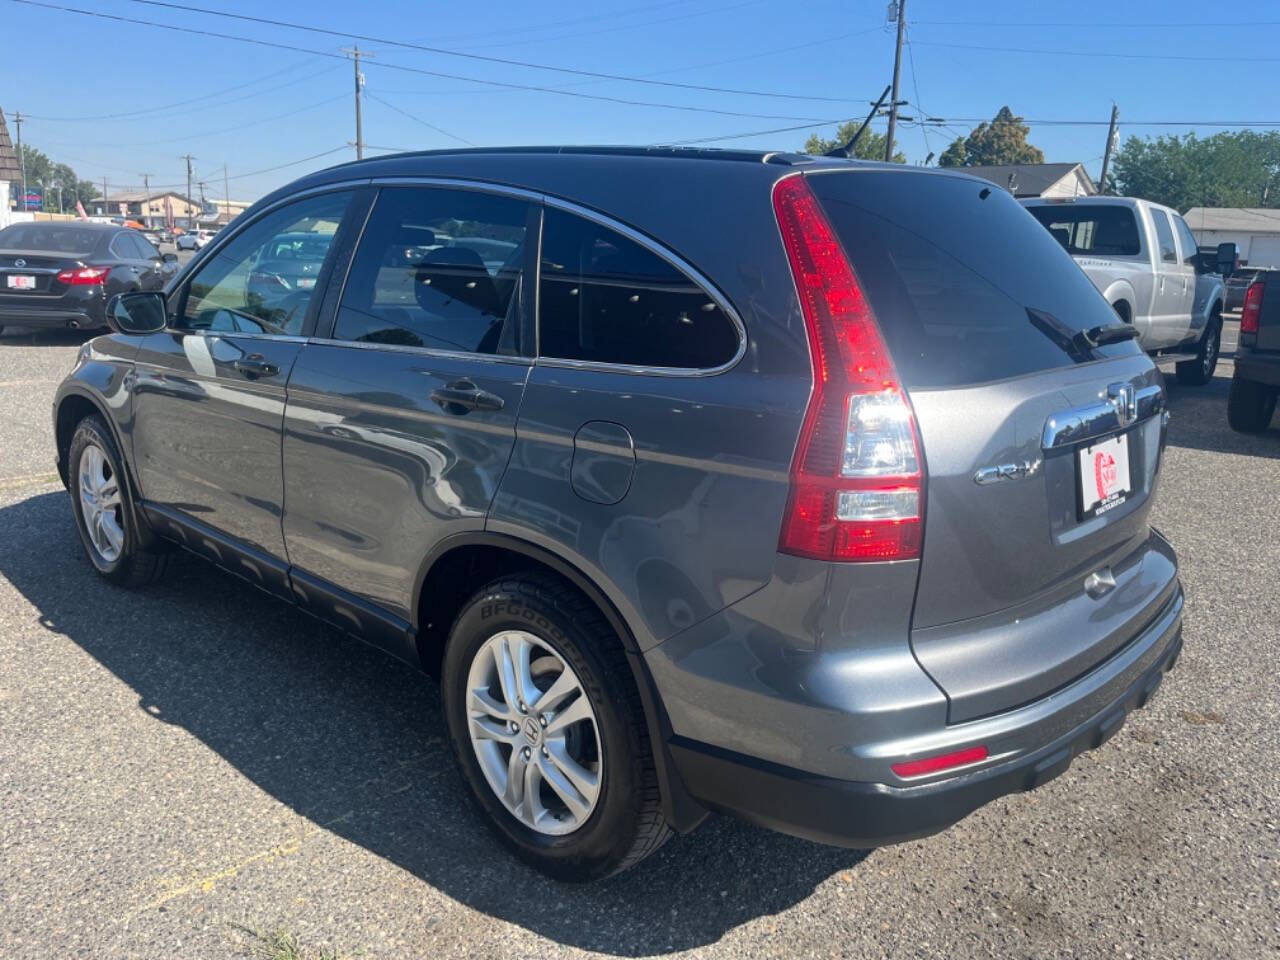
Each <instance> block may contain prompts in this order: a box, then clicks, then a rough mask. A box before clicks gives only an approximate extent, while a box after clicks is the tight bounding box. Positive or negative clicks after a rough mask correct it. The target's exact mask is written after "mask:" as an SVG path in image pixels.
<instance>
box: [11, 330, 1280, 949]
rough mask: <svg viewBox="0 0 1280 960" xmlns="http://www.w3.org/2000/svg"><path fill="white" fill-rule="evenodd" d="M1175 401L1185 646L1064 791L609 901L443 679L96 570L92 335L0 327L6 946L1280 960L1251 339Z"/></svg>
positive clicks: (735, 851) (1269, 569) (715, 825)
mask: <svg viewBox="0 0 1280 960" xmlns="http://www.w3.org/2000/svg"><path fill="white" fill-rule="evenodd" d="M1236 326H1237V325H1236V324H1235V323H1234V322H1232V323H1229V324H1228V330H1227V331H1226V332H1225V334H1224V343H1223V350H1224V353H1225V354H1226V355H1227V359H1226V360H1225V361H1224V362H1223V364H1222V365H1221V366H1220V367H1219V369H1218V377H1217V379H1216V381H1215V382H1214V383H1213V384H1212V385H1210V386H1209V387H1207V388H1200V389H1194V388H1179V387H1178V386H1177V385H1176V384H1171V386H1170V393H1171V399H1172V408H1173V415H1174V417H1173V421H1172V423H1171V426H1170V447H1169V450H1168V454H1167V460H1166V463H1165V468H1164V478H1163V480H1162V486H1161V489H1160V491H1159V495H1158V502H1157V505H1156V510H1155V522H1156V523H1157V525H1158V526H1160V527H1161V529H1163V530H1164V531H1165V532H1166V533H1167V534H1168V535H1169V536H1170V537H1171V538H1172V540H1173V541H1174V543H1175V545H1176V546H1177V548H1178V550H1179V553H1180V556H1181V560H1182V570H1183V578H1184V584H1185V587H1186V592H1187V597H1188V602H1187V618H1186V626H1185V639H1186V646H1185V652H1184V654H1183V657H1182V660H1181V662H1180V664H1179V667H1178V669H1176V670H1175V671H1174V672H1173V673H1172V674H1170V675H1169V676H1168V677H1167V678H1166V681H1165V683H1164V685H1163V687H1162V688H1161V690H1160V692H1159V693H1158V694H1157V696H1156V698H1155V700H1154V702H1153V703H1152V704H1151V705H1150V706H1148V708H1147V709H1146V710H1144V711H1141V712H1139V713H1137V714H1135V715H1133V716H1131V717H1130V718H1129V722H1128V723H1127V724H1126V725H1125V727H1124V728H1123V730H1122V731H1121V732H1120V733H1119V734H1118V735H1117V736H1116V737H1114V738H1113V739H1112V740H1111V741H1110V742H1109V743H1107V744H1106V745H1105V746H1104V747H1103V748H1102V749H1100V750H1098V751H1095V752H1093V753H1090V754H1087V755H1086V756H1084V757H1083V758H1081V759H1079V760H1077V762H1076V763H1075V764H1074V765H1073V766H1072V768H1071V769H1070V771H1068V773H1067V774H1065V775H1064V776H1062V777H1060V778H1059V779H1057V780H1055V781H1054V782H1052V783H1050V784H1048V785H1047V786H1045V787H1044V788H1042V789H1041V790H1039V791H1036V792H1034V793H1031V794H1023V795H1019V796H1013V797H1009V798H1005V799H1003V800H1000V801H998V802H996V803H994V804H992V805H991V806H989V807H987V808H985V809H983V810H981V811H979V812H978V813H976V814H975V815H973V816H971V817H969V818H968V819H966V820H965V821H964V822H962V823H961V824H960V825H958V826H957V827H955V828H953V829H952V830H950V831H948V832H946V833H944V834H942V835H939V836H936V837H932V838H929V839H926V840H921V841H917V842H914V843H910V844H905V845H901V846H897V847H890V848H885V849H880V850H874V851H870V852H855V851H844V850H834V849H829V848H825V847H820V846H815V845H813V844H809V843H807V842H804V841H800V840H793V839H789V838H786V837H781V836H778V835H775V834H771V833H767V832H765V831H762V830H758V829H755V828H753V827H749V826H746V825H744V824H741V823H738V822H735V821H731V820H728V819H724V818H715V819H712V820H710V821H708V822H707V823H706V824H705V825H704V827H703V828H702V829H701V830H699V831H698V832H697V833H695V834H694V835H693V836H690V837H685V838H677V839H675V840H673V841H672V842H671V843H669V844H668V845H667V846H666V847H665V848H664V849H663V850H662V851H661V852H660V853H659V854H658V855H657V856H655V857H653V858H652V859H651V860H649V861H647V862H646V863H645V864H643V865H642V866H641V867H640V868H638V869H636V870H633V871H632V872H630V873H628V874H626V875H624V876H622V877H621V878H618V879H616V880H614V881H612V882H609V883H605V884H601V885H597V886H592V887H585V888H582V887H561V886H556V885H554V884H551V883H550V882H548V881H546V880H544V879H542V878H541V877H540V876H539V875H536V874H534V873H532V872H530V871H528V870H526V869H524V868H523V867H521V866H519V865H518V864H516V863H515V862H514V861H513V860H511V859H510V858H508V857H507V856H506V855H505V853H503V852H502V851H501V850H500V849H499V848H498V847H497V845H496V844H495V842H494V841H493V840H492V839H491V838H490V836H489V834H488V832H487V831H486V829H485V828H484V826H483V824H482V823H481V821H480V820H479V818H478V817H477V816H476V815H474V814H473V813H472V812H471V811H470V808H469V806H468V803H467V798H466V796H465V794H464V785H463V783H462V781H461V779H460V777H459V776H458V774H457V773H456V772H455V769H454V766H453V762H452V757H451V755H450V753H449V748H448V744H447V743H446V742H445V740H444V736H443V729H442V724H441V722H440V720H439V718H438V710H439V703H438V696H437V693H436V690H435V688H434V686H433V685H432V683H431V682H430V681H429V680H427V679H425V678H422V677H419V676H418V675H416V674H414V673H413V672H411V671H409V670H408V669H406V668H404V667H402V666H400V665H398V664H397V663H395V662H393V661H391V660H389V659H387V658H385V657H383V656H382V655H381V654H379V653H377V652H375V651H374V650H372V649H370V648H366V647H364V646H362V645H361V644H359V643H357V642H355V641H352V640H348V639H344V638H343V637H341V636H339V635H337V634H336V633H334V632H332V631H330V630H328V629H327V628H325V627H323V626H320V625H319V624H318V623H316V622H315V621H313V620H311V619H309V618H307V617H305V616H303V615H302V614H300V613H298V612H296V611H295V610H292V609H290V608H289V607H287V606H285V605H282V604H279V603H277V602H276V601H273V600H270V599H268V598H267V597H265V596H264V595H262V594H259V593H257V592H256V591H254V590H253V589H252V588H251V587H249V586H247V585H244V584H242V583H241V582H240V581H238V580H236V579H234V578H232V577H230V576H227V575H224V574H222V573H219V572H218V571H216V570H215V569H213V568H212V567H209V566H207V565H205V564H203V563H201V562H200V561H197V560H194V559H187V560H184V561H182V562H180V563H178V564H177V565H176V566H177V569H176V571H175V573H174V575H173V576H171V577H170V578H169V579H168V580H167V581H165V582H164V583H163V584H161V585H159V586H157V587H155V588H152V589H149V590H146V591H143V592H140V593H127V592H123V591H120V590H117V589H114V588H111V587H109V586H107V585H106V584H104V583H102V582H101V581H99V580H98V579H97V578H96V577H95V576H94V574H93V573H92V571H91V569H90V567H89V564H88V562H87V561H86V560H85V559H84V558H83V556H82V555H81V552H80V545H79V543H78V541H77V539H76V534H75V531H74V529H73V526H72V518H71V510H70V506H69V504H68V501H67V496H66V494H65V492H64V491H63V490H62V488H61V485H60V484H59V483H57V482H56V479H55V478H54V476H53V473H52V471H53V466H52V461H53V439H52V430H51V426H50V422H49V420H50V416H49V405H50V401H51V398H52V395H53V391H54V388H55V386H56V384H57V382H58V380H59V379H60V378H61V377H62V375H63V374H64V373H65V371H66V370H67V369H68V368H69V367H70V366H71V364H72V362H73V359H74V357H75V352H76V349H77V347H78V345H79V343H80V341H81V339H82V338H80V337H75V336H72V335H70V334H66V333H46V334H36V335H32V334H29V333H25V332H23V331H21V330H16V329H15V330H9V331H6V332H5V334H4V335H3V337H0V956H2V957H5V958H28V957H30V958H36V957H41V958H44V957H94V958H104V957H139V958H157V957H183V958H225V957H240V956H252V955H254V951H255V949H257V948H258V947H259V946H260V943H258V941H257V940H256V938H255V935H254V934H253V933H252V932H251V931H255V930H257V931H271V930H277V931H285V932H287V933H289V934H292V935H296V937H297V939H298V941H299V942H300V943H301V944H302V946H303V947H304V948H306V949H308V950H311V951H318V950H320V949H321V948H322V947H327V948H330V949H334V950H336V951H338V953H339V955H341V956H343V957H348V956H353V957H377V958H383V957H432V958H438V957H454V956H466V955H472V956H480V957H495V958H496V957H562V956H583V955H586V954H603V955H609V956H622V957H641V956H651V955H663V954H668V953H684V954H687V955H689V956H698V957H713V956H714V957H720V956H726V957H728V956H732V957H760V956H788V957H791V956H820V957H826V956H848V957H882V956H889V955H892V956H940V955H947V956H955V957H970V956H974V957H985V956H1013V955H1017V956H1037V957H1039V956H1074V957H1099V956H1104V955H1106V956H1118V957H1130V956H1131V957H1215V958H1217V957H1224V956H1230V957H1263V956H1268V957H1275V956H1277V955H1280V725H1278V723H1277V717H1280V671H1278V670H1277V644H1278V642H1280V636H1278V634H1280V627H1278V626H1277V624H1280V590H1278V589H1277V577H1278V571H1280V536H1277V531H1280V429H1278V428H1276V427H1273V428H1272V429H1271V430H1270V431H1269V432H1268V433H1267V434H1265V435H1263V436H1260V437H1256V438H1253V437H1244V436H1241V435H1238V434H1233V433H1231V432H1230V431H1229V430H1228V428H1227V424H1226V417H1225V403H1226V393H1227V383H1228V379H1229V377H1230V375H1231V363H1230V360H1229V357H1230V351H1231V349H1232V348H1233V346H1234V341H1235V332H1236Z"/></svg>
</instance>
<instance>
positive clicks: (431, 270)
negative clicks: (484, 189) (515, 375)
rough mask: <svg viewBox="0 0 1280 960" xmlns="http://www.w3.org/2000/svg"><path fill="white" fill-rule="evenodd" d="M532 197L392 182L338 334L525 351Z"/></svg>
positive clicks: (350, 286)
mask: <svg viewBox="0 0 1280 960" xmlns="http://www.w3.org/2000/svg"><path fill="white" fill-rule="evenodd" d="M528 220H529V204H528V203H526V202H525V201H523V200H517V199H514V198H512V197H500V196H495V195H493V194H487V193H479V192H476V191H474V190H439V189H433V188H426V187H423V188H413V189H408V188H406V189H399V188H396V189H384V190H383V191H382V192H381V193H380V194H379V196H378V200H377V203H376V204H375V206H374V208H373V214H372V216H371V217H370V218H369V223H368V225H367V226H366V227H365V231H364V236H363V238H362V239H361V240H360V248H359V250H358V251H357V252H356V257H355V260H354V262H353V263H352V265H351V272H350V274H349V275H348V277H347V285H346V290H345V291H344V293H343V295H342V305H341V308H340V309H339V311H338V322H337V325H336V327H335V328H334V333H333V335H334V336H335V337H336V338H338V339H339V340H358V341H362V342H365V343H389V344H398V345H401V346H409V347H430V348H433V349H437V350H461V351H465V352H468V353H505V354H513V353H516V352H518V349H519V328H520V296H519V287H520V275H521V273H522V272H523V269H524V261H525V234H526V232H527V224H528Z"/></svg>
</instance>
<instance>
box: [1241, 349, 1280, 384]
mask: <svg viewBox="0 0 1280 960" xmlns="http://www.w3.org/2000/svg"><path fill="white" fill-rule="evenodd" d="M1235 376H1236V379H1238V380H1249V381H1251V382H1253V383H1265V384H1267V385H1268V386H1271V387H1280V353H1245V352H1241V353H1237V355H1236V372H1235Z"/></svg>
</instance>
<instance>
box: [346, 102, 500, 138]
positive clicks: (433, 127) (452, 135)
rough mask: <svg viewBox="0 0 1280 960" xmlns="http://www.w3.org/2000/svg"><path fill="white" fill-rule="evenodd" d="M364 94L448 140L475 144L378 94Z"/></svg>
mask: <svg viewBox="0 0 1280 960" xmlns="http://www.w3.org/2000/svg"><path fill="white" fill-rule="evenodd" d="M365 96H366V97H368V98H369V99H370V100H377V101H378V102H379V103H380V104H382V105H383V106H384V107H387V108H388V109H390V110H394V111H395V112H396V113H398V114H400V115H401V116H402V117H408V118H409V119H410V120H413V121H414V122H415V123H420V124H422V125H423V126H424V127H428V128H429V129H431V130H434V131H435V132H436V133H440V134H444V136H446V137H448V138H449V139H450V140H457V141H458V142H459V143H465V144H466V145H467V146H468V147H474V146H475V144H474V143H472V142H471V141H470V140H468V139H466V138H465V137H460V136H458V135H457V134H456V133H450V132H449V131H448V130H444V129H441V128H440V127H437V126H436V125H435V124H434V123H427V121H425V120H423V119H422V118H421V117H415V116H414V115H413V114H412V113H410V112H409V111H408V110H401V109H400V108H399V107H397V106H396V105H395V104H394V103H388V102H387V101H386V100H383V99H382V98H381V97H379V96H376V95H374V94H372V93H369V92H368V91H365Z"/></svg>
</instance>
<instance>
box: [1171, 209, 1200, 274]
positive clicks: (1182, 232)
mask: <svg viewBox="0 0 1280 960" xmlns="http://www.w3.org/2000/svg"><path fill="white" fill-rule="evenodd" d="M1173 224H1174V226H1175V227H1177V228H1178V242H1179V243H1180V244H1182V262H1183V263H1184V264H1186V265H1187V266H1189V267H1194V266H1195V265H1196V256H1197V254H1198V253H1199V252H1200V250H1199V245H1198V244H1197V243H1196V236H1195V234H1194V233H1192V232H1191V228H1190V227H1188V226H1187V221H1185V220H1183V219H1182V218H1181V217H1174V218H1173Z"/></svg>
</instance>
